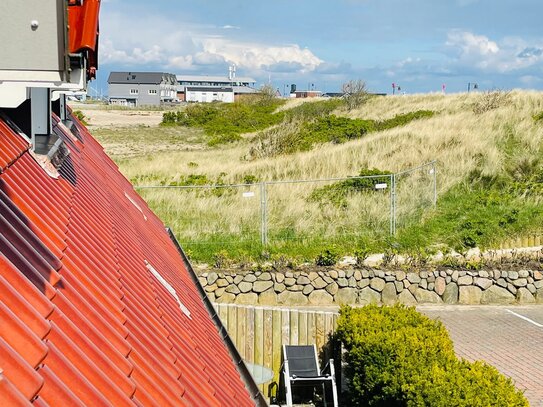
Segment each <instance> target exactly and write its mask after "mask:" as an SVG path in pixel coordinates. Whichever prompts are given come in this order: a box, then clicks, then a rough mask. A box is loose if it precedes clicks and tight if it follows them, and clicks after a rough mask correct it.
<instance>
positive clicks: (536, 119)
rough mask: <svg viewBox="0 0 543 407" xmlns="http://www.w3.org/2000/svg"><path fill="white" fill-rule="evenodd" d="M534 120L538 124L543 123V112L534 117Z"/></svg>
mask: <svg viewBox="0 0 543 407" xmlns="http://www.w3.org/2000/svg"><path fill="white" fill-rule="evenodd" d="M534 120H535V121H536V122H540V121H543V112H540V113H538V114H536V115H534Z"/></svg>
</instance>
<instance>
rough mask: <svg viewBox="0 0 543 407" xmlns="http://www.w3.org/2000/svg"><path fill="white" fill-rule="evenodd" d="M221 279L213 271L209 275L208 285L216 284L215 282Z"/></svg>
mask: <svg viewBox="0 0 543 407" xmlns="http://www.w3.org/2000/svg"><path fill="white" fill-rule="evenodd" d="M218 279H219V275H218V274H217V273H215V272H214V271H212V272H211V273H209V274H208V275H207V283H208V284H215V282H216V281H217V280H218Z"/></svg>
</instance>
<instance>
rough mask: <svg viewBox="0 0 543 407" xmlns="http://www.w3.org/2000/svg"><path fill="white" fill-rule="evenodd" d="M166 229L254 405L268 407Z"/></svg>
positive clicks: (171, 234) (183, 256)
mask: <svg viewBox="0 0 543 407" xmlns="http://www.w3.org/2000/svg"><path fill="white" fill-rule="evenodd" d="M166 231H167V232H168V234H169V235H170V239H171V241H172V242H173V243H174V244H175V247H176V248H177V251H178V252H179V254H180V255H181V258H182V259H183V263H185V266H186V267H187V270H188V272H189V275H190V277H191V278H192V281H193V282H194V284H195V285H196V287H197V288H198V292H199V293H200V297H201V298H202V301H203V302H204V304H205V306H206V308H207V311H208V312H209V315H211V318H212V319H213V322H214V323H215V326H216V327H217V329H218V331H219V335H220V336H221V338H222V340H223V342H224V344H225V345H226V347H227V348H228V351H229V352H230V356H231V357H232V359H233V360H234V363H235V365H236V368H237V369H238V372H239V374H240V376H241V378H242V380H243V381H244V382H245V386H246V388H247V390H248V391H249V394H250V395H251V398H252V399H253V401H254V402H255V405H256V406H257V407H268V402H267V401H266V399H265V398H264V395H263V394H262V393H261V392H260V389H259V388H258V386H257V384H256V383H255V380H254V378H253V376H252V375H251V373H250V372H249V370H248V369H247V366H245V362H244V361H243V359H242V358H241V355H240V354H239V352H238V350H237V348H236V345H234V342H232V338H230V335H228V331H227V330H226V328H225V327H224V325H223V323H222V321H221V319H220V317H219V315H218V314H217V311H216V310H215V307H213V304H212V303H211V301H210V300H209V298H208V297H207V294H206V292H205V291H204V289H203V287H202V285H201V284H200V281H199V280H198V276H197V275H196V273H195V272H194V269H193V268H192V265H191V264H190V261H189V259H188V257H187V255H186V254H185V252H184V251H183V248H182V247H181V245H180V244H179V242H178V241H177V238H176V237H175V235H174V234H173V232H172V230H171V229H170V228H169V227H167V228H166Z"/></svg>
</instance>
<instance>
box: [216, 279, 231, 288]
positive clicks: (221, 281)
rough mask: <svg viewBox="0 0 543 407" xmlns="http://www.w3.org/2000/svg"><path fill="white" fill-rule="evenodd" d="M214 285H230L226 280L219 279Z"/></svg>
mask: <svg viewBox="0 0 543 407" xmlns="http://www.w3.org/2000/svg"><path fill="white" fill-rule="evenodd" d="M215 284H217V287H228V286H229V285H230V283H229V282H228V280H227V279H226V278H219V279H218V280H217V281H216V282H215Z"/></svg>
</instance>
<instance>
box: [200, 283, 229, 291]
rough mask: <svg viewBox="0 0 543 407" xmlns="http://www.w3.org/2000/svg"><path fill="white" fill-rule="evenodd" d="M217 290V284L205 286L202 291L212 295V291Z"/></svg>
mask: <svg viewBox="0 0 543 407" xmlns="http://www.w3.org/2000/svg"><path fill="white" fill-rule="evenodd" d="M227 286H228V284H227V285H225V286H223V287H227ZM217 288H218V285H217V284H212V285H207V286H205V287H204V290H205V291H206V292H208V293H212V292H213V291H215V290H217Z"/></svg>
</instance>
